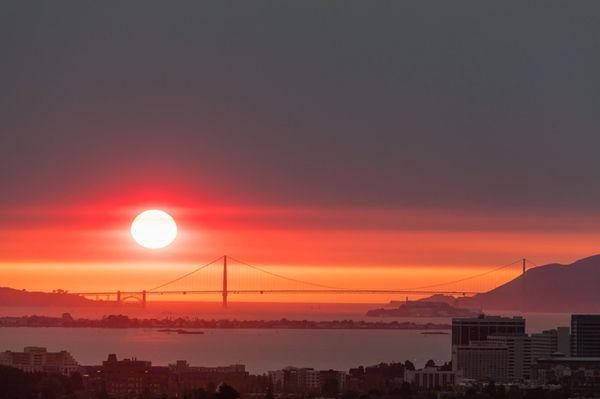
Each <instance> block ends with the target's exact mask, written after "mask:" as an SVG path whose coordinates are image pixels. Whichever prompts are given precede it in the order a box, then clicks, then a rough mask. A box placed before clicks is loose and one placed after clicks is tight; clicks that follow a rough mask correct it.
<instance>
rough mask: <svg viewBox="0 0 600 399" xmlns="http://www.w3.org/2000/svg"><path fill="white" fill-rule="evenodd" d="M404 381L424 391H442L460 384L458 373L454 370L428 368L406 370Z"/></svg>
mask: <svg viewBox="0 0 600 399" xmlns="http://www.w3.org/2000/svg"><path fill="white" fill-rule="evenodd" d="M404 381H405V382H407V383H409V384H411V385H413V386H415V387H417V388H423V389H440V388H448V387H451V386H454V385H456V384H457V383H458V379H457V378H456V373H455V372H454V371H452V370H440V369H439V367H426V368H424V369H421V370H406V371H405V372H404Z"/></svg>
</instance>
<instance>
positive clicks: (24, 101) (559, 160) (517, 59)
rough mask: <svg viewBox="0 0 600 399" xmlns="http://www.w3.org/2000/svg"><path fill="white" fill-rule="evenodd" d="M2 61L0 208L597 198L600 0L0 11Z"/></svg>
mask: <svg viewBox="0 0 600 399" xmlns="http://www.w3.org/2000/svg"><path fill="white" fill-rule="evenodd" d="M0 49H2V58H1V61H0V192H1V195H0V204H4V205H14V204H23V203H34V204H43V205H50V204H54V203H64V202H69V203H73V202H75V203H77V202H86V201H92V200H95V199H98V198H104V197H119V196H120V195H123V193H129V192H138V193H146V194H147V195H148V196H150V197H152V196H154V195H156V196H160V195H164V193H163V192H161V193H159V191H161V190H165V188H166V187H172V188H171V189H170V190H173V191H175V192H177V190H181V193H183V192H186V195H191V197H190V198H191V199H197V200H201V199H205V198H210V199H211V200H213V201H223V202H224V203H257V204H270V205H273V204H275V205H288V204H298V205H303V206H313V205H314V206H317V205H335V206H381V207H405V206H408V207H413V206H418V207H432V208H470V207H483V208H490V209H513V208H520V209H540V208H542V209H546V208H547V209H560V210H566V211H569V210H574V211H578V210H589V211H594V210H595V209H596V207H597V204H598V203H599V201H600V157H599V156H598V152H599V148H600V135H599V126H600V123H599V122H600V72H599V71H600V3H599V2H595V1H588V2H586V1H577V2H571V1H563V2H557V1H544V2H521V1H515V2H497V3H492V2H481V1H461V2H446V1H414V2H366V1H365V2H341V1H327V2H323V1H314V2H307V1H298V2H226V1H215V2H192V1H189V2H183V1H182V2H147V1H144V2H79V1H73V2H21V1H18V2H13V3H12V4H9V3H8V2H3V3H2V5H1V6H0ZM153 190H156V192H153ZM181 195H183V194H181ZM174 196H175V197H176V196H177V193H175V194H174Z"/></svg>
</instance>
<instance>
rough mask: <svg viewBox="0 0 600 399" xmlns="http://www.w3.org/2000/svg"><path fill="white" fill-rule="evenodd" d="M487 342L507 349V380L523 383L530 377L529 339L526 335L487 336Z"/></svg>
mask: <svg viewBox="0 0 600 399" xmlns="http://www.w3.org/2000/svg"><path fill="white" fill-rule="evenodd" d="M488 342H496V343H498V344H501V345H505V346H506V347H507V348H508V370H507V371H508V380H509V381H525V380H528V379H529V378H530V376H531V337H529V336H528V335H527V334H506V335H489V336H488Z"/></svg>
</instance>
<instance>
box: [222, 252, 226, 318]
mask: <svg viewBox="0 0 600 399" xmlns="http://www.w3.org/2000/svg"><path fill="white" fill-rule="evenodd" d="M223 307H224V308H226V307H227V255H224V256H223Z"/></svg>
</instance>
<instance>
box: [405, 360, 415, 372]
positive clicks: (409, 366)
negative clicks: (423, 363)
mask: <svg viewBox="0 0 600 399" xmlns="http://www.w3.org/2000/svg"><path fill="white" fill-rule="evenodd" d="M404 368H405V369H406V370H413V371H414V370H415V365H414V364H413V362H411V361H410V360H407V361H405V362H404Z"/></svg>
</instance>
